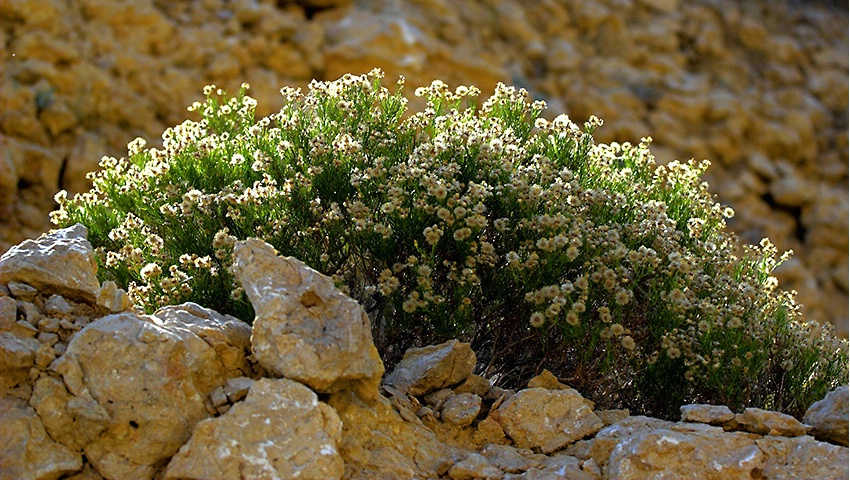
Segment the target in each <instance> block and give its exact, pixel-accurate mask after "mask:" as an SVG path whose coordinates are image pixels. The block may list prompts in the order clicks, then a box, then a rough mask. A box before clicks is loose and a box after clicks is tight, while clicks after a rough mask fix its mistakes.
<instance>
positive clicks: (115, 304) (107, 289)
mask: <svg viewBox="0 0 850 480" xmlns="http://www.w3.org/2000/svg"><path fill="white" fill-rule="evenodd" d="M97 305H98V306H99V307H102V308H104V309H106V311H108V312H110V313H118V312H124V311H127V310H130V309H131V308H132V307H133V301H132V300H130V297H129V296H128V295H127V292H125V291H124V290H122V289H120V288H118V285H116V284H115V282H113V281H112V280H107V281H105V282H103V284H102V285H101V286H100V290H98V292H97Z"/></svg>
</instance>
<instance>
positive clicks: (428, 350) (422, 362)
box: [384, 340, 475, 395]
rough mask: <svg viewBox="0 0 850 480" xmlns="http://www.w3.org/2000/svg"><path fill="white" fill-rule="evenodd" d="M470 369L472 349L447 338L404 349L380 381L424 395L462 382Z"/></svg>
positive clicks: (472, 355) (471, 367)
mask: <svg viewBox="0 0 850 480" xmlns="http://www.w3.org/2000/svg"><path fill="white" fill-rule="evenodd" d="M474 368H475V352H473V351H472V348H470V346H469V344H468V343H462V342H458V341H457V340H449V341H448V342H445V343H441V344H439V345H430V346H427V347H423V348H411V349H408V350H407V351H406V352H404V357H403V358H402V359H401V361H400V362H399V363H398V364H397V365H396V367H395V369H394V370H393V371H392V372H391V373H390V374H389V375H387V377H386V378H385V379H384V383H386V384H387V385H391V386H393V387H395V388H398V389H399V390H401V391H403V392H405V393H407V394H408V395H425V394H428V393H431V392H434V391H437V390H440V389H443V388H448V387H451V386H454V385H457V384H459V383H461V382H463V381H464V380H466V379H467V378H468V377H469V375H471V374H472V370H473V369H474Z"/></svg>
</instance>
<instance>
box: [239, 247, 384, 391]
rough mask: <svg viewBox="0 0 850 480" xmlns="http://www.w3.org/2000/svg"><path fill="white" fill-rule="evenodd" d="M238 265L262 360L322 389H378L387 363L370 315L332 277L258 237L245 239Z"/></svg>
mask: <svg viewBox="0 0 850 480" xmlns="http://www.w3.org/2000/svg"><path fill="white" fill-rule="evenodd" d="M234 257H235V261H234V264H233V270H234V274H235V276H236V278H237V279H238V281H239V282H240V283H241V284H242V286H243V287H244V288H245V292H246V293H247V294H248V298H249V299H250V300H251V303H252V304H253V306H254V311H255V312H256V317H255V319H254V326H253V334H252V337H251V342H252V344H253V351H254V356H255V357H256V359H257V362H259V364H260V365H261V366H262V367H263V368H265V369H266V370H268V371H269V372H271V373H272V374H273V375H276V376H282V377H287V378H291V379H293V380H297V381H299V382H302V383H304V384H305V385H307V386H309V387H310V388H312V389H313V390H315V391H317V392H321V393H333V392H338V391H342V390H347V389H354V390H356V391H357V392H358V394H359V395H361V397H363V398H364V399H368V400H370V401H372V400H374V399H375V398H377V396H378V385H379V384H380V380H381V376H382V375H383V373H384V365H383V363H382V362H381V359H380V357H379V356H378V351H377V350H376V349H375V345H374V344H373V342H372V333H371V328H370V324H369V318H368V317H367V316H366V312H364V311H363V308H362V307H361V306H360V305H359V304H358V303H357V302H356V301H354V300H353V299H351V298H349V297H348V296H346V295H344V294H343V293H342V292H340V291H339V290H337V289H336V288H335V287H334V284H333V282H332V281H331V279H330V278H328V277H326V276H325V275H322V274H321V273H319V272H317V271H315V270H313V269H312V268H310V267H308V266H307V265H305V264H304V263H302V262H301V261H299V260H297V259H295V258H292V257H281V256H278V255H277V252H276V251H275V250H274V248H272V246H271V245H269V244H267V243H265V242H263V241H261V240H257V239H248V240H245V241H242V242H237V243H236V246H235V247H234Z"/></svg>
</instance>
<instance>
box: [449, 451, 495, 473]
mask: <svg viewBox="0 0 850 480" xmlns="http://www.w3.org/2000/svg"><path fill="white" fill-rule="evenodd" d="M449 477H451V478H453V479H455V480H473V479H481V478H483V479H488V480H496V479H500V478H502V477H503V474H502V471H501V470H499V469H498V468H496V467H494V466H493V465H491V464H490V462H488V461H487V458H485V457H484V456H483V455H481V454H478V453H472V454H470V455H469V456H467V457H466V458H465V459H463V460H461V461H460V462H458V463H456V464H454V465H453V466H452V468H450V469H449Z"/></svg>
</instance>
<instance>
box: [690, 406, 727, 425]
mask: <svg viewBox="0 0 850 480" xmlns="http://www.w3.org/2000/svg"><path fill="white" fill-rule="evenodd" d="M679 410H681V412H682V421H683V422H696V423H707V424H709V425H722V424H724V423H726V422H728V421H729V420H733V419H734V418H735V414H734V413H733V412H732V410H729V407H727V406H726V405H696V404H694V405H682V407H681V408H680V409H679Z"/></svg>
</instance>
